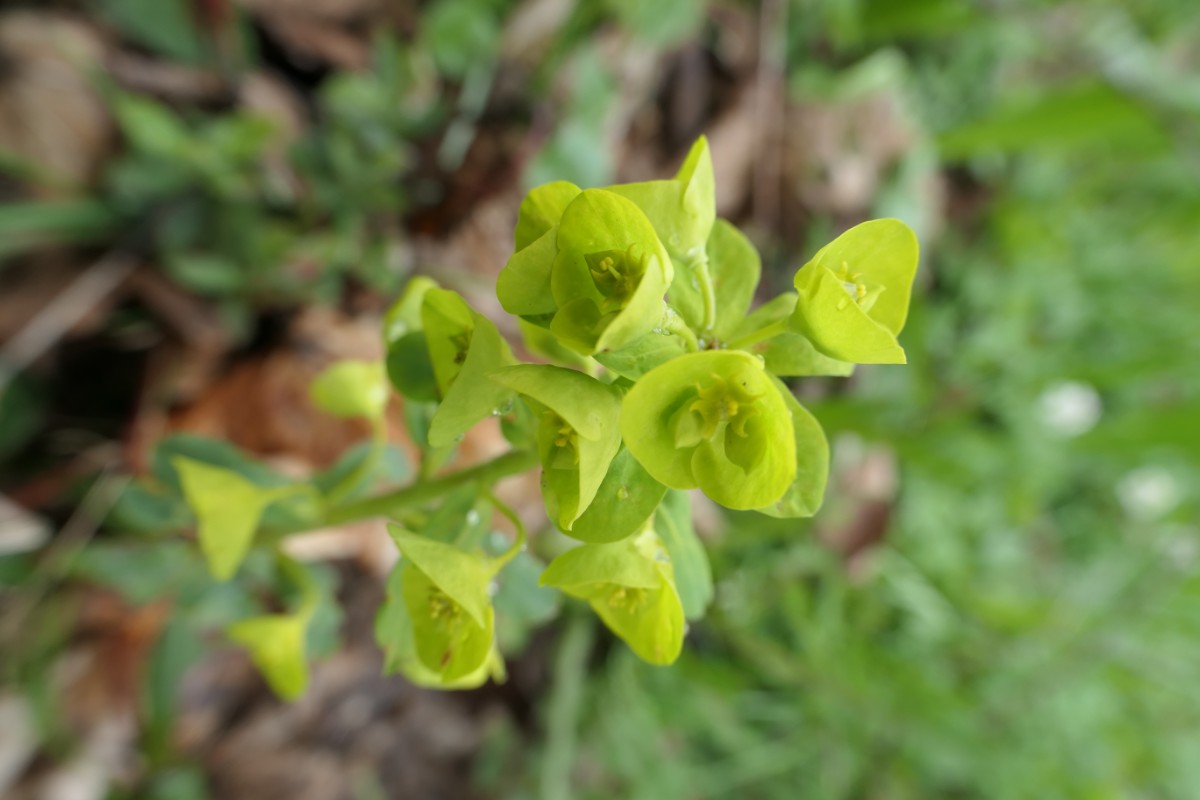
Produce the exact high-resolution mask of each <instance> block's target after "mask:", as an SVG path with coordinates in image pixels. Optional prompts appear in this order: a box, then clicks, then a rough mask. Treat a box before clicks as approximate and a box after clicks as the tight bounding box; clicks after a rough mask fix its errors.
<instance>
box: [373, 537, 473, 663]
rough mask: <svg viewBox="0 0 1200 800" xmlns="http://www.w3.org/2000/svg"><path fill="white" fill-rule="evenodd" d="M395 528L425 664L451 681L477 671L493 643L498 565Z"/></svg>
mask: <svg viewBox="0 0 1200 800" xmlns="http://www.w3.org/2000/svg"><path fill="white" fill-rule="evenodd" d="M390 530H391V533H392V538H393V539H394V540H395V541H396V546H397V547H399V548H400V554H401V557H402V558H403V559H404V562H402V564H401V566H400V569H401V570H402V573H401V581H402V587H401V595H402V597H403V601H404V605H405V607H406V609H407V610H408V617H409V621H410V623H411V626H412V636H413V641H414V643H415V645H416V654H417V657H418V658H419V660H420V662H421V664H422V666H424V668H425V669H427V670H429V671H430V672H431V673H434V674H436V675H438V676H439V678H440V680H441V681H444V682H446V683H453V682H455V681H457V680H459V679H462V678H466V677H467V676H469V675H472V674H473V673H476V672H478V671H479V670H480V668H482V667H484V666H485V665H486V664H487V662H488V659H489V658H490V656H491V653H492V649H493V647H494V640H495V612H494V611H493V610H492V604H491V600H490V599H489V597H488V585H489V584H490V583H491V580H492V578H493V577H494V576H495V573H496V564H495V563H494V562H492V561H491V560H488V559H485V558H484V557H483V556H480V555H475V554H471V553H467V552H465V551H463V550H459V549H458V548H457V547H454V546H452V545H448V544H445V543H443V542H436V541H433V540H431V539H426V538H424V537H421V536H417V535H414V534H411V533H409V532H408V531H405V530H403V529H402V528H399V527H396V526H391V528H390Z"/></svg>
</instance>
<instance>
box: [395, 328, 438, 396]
mask: <svg viewBox="0 0 1200 800" xmlns="http://www.w3.org/2000/svg"><path fill="white" fill-rule="evenodd" d="M387 374H388V380H390V381H391V382H392V386H394V387H395V389H396V391H397V392H399V393H400V394H401V395H402V396H403V397H406V398H408V399H409V400H417V401H419V402H422V403H436V402H437V399H438V386H437V378H436V376H435V375H434V373H433V362H432V361H430V359H429V345H428V343H427V342H426V341H425V333H424V331H411V332H409V333H406V334H404V335H403V336H401V337H399V338H397V339H396V340H395V341H393V342H392V343H391V344H389V345H388V353H387Z"/></svg>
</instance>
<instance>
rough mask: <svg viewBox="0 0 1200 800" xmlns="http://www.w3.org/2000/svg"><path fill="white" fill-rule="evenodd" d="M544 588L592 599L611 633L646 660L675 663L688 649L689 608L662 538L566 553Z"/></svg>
mask: <svg viewBox="0 0 1200 800" xmlns="http://www.w3.org/2000/svg"><path fill="white" fill-rule="evenodd" d="M540 582H541V584H542V585H543V586H554V587H557V588H558V589H560V590H562V591H563V592H565V593H566V594H569V595H571V596H572V597H577V598H579V599H581V600H586V601H587V602H588V604H589V605H591V607H592V610H593V611H595V612H596V615H597V616H599V617H600V619H602V620H603V621H604V624H605V625H607V626H608V628H609V630H611V631H612V632H613V633H615V634H616V635H617V636H619V637H621V639H623V640H624V641H625V643H626V644H628V645H629V647H630V648H631V649H632V650H633V652H635V653H636V654H637V655H638V657H640V658H641V659H642V660H644V661H647V662H649V663H651V664H660V665H665V664H671V663H673V662H674V661H675V659H677V658H678V657H679V652H680V650H682V648H683V635H684V631H685V623H684V615H683V605H682V603H681V602H680V600H679V593H678V592H677V591H676V589H675V580H674V576H673V573H672V570H671V564H670V561H669V560H668V559H667V556H666V552H665V551H664V550H663V548H662V546H661V544H660V543H659V542H658V539H657V537H655V536H653V534H650V535H649V536H645V535H643V536H637V537H633V538H630V539H625V540H623V541H620V542H615V543H613V544H585V545H581V546H580V547H576V548H574V549H573V550H568V551H567V552H565V553H563V554H562V555H561V556H559V557H558V558H556V559H554V561H552V562H550V565H549V566H547V567H546V571H545V572H543V573H542V578H541V581H540Z"/></svg>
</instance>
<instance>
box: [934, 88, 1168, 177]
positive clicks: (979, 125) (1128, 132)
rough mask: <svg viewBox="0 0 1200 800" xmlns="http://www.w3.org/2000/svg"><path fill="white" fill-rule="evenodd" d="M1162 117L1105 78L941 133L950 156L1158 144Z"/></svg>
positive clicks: (1150, 148) (1145, 148) (1019, 102)
mask: <svg viewBox="0 0 1200 800" xmlns="http://www.w3.org/2000/svg"><path fill="white" fill-rule="evenodd" d="M1167 142H1168V139H1167V137H1166V135H1165V132H1164V130H1163V127H1162V123H1161V122H1160V121H1159V120H1158V119H1156V118H1155V116H1154V115H1153V114H1152V113H1151V112H1150V110H1149V109H1148V108H1147V107H1145V106H1144V105H1143V104H1142V103H1140V102H1138V101H1137V100H1135V99H1134V98H1133V97H1130V96H1129V95H1127V94H1125V93H1124V92H1121V91H1119V90H1117V89H1114V88H1113V87H1111V86H1108V85H1106V84H1103V83H1086V84H1082V85H1078V86H1071V87H1066V88H1058V89H1054V90H1051V91H1048V92H1046V93H1045V94H1042V95H1041V96H1037V97H1032V98H1021V99H1016V100H1013V101H1011V102H1008V103H1006V104H1005V105H1003V106H1002V107H1001V108H999V109H997V110H996V111H995V112H993V113H992V114H990V115H988V116H985V117H984V118H983V119H979V120H975V121H973V122H970V123H968V124H966V125H963V126H962V127H960V128H957V129H955V130H952V131H949V132H947V133H944V134H942V136H941V137H940V138H939V139H938V145H939V147H940V148H941V150H942V153H943V154H944V155H945V156H946V157H948V158H963V157H967V156H972V155H977V154H981V153H995V152H1005V151H1013V150H1017V151H1021V150H1071V151H1074V150H1078V149H1081V148H1085V147H1096V148H1100V149H1114V148H1124V149H1129V150H1133V149H1137V150H1139V151H1140V152H1142V153H1146V152H1154V151H1157V150H1160V149H1162V148H1163V147H1164V146H1165V145H1166V144H1167Z"/></svg>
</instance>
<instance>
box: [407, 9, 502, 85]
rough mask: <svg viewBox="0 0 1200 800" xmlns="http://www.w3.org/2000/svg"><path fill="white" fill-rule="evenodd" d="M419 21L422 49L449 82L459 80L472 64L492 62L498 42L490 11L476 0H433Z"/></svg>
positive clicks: (496, 30)
mask: <svg viewBox="0 0 1200 800" xmlns="http://www.w3.org/2000/svg"><path fill="white" fill-rule="evenodd" d="M421 20H422V23H423V26H424V30H423V31H422V34H423V36H422V38H423V40H424V43H425V45H426V46H427V47H428V48H429V51H430V52H431V53H432V54H433V57H434V59H435V60H436V61H437V65H438V68H439V69H440V70H441V71H442V72H443V73H445V74H446V75H448V76H449V77H451V78H462V77H464V76H465V75H466V74H467V73H468V72H469V71H470V70H471V68H472V67H473V66H474V65H475V64H477V63H479V62H480V61H482V60H484V59H491V58H492V57H493V53H494V51H495V49H496V46H497V43H498V41H499V38H500V27H499V25H498V24H497V21H496V18H495V15H494V12H492V10H491V7H490V6H489V5H486V4H482V3H479V2H477V1H476V0H436V2H434V3H432V4H431V5H430V6H429V8H428V9H427V10H426V11H425V12H424V13H423V14H422V17H421Z"/></svg>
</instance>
